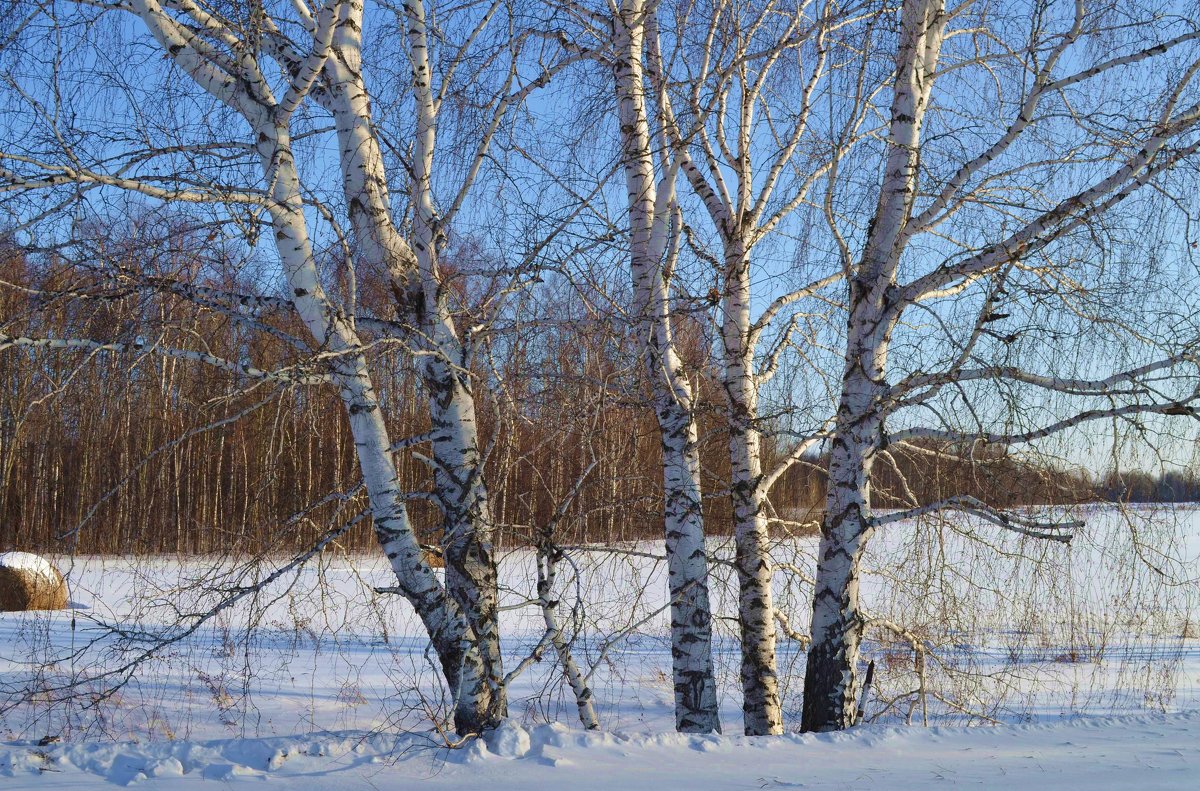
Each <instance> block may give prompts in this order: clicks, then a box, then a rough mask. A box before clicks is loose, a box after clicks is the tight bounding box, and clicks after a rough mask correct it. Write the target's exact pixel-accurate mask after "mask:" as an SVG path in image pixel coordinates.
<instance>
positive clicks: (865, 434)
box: [801, 0, 945, 731]
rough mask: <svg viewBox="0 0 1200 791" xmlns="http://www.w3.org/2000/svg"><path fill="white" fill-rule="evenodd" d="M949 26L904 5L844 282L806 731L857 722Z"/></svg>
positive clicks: (929, 3)
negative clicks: (909, 284)
mask: <svg viewBox="0 0 1200 791" xmlns="http://www.w3.org/2000/svg"><path fill="white" fill-rule="evenodd" d="M944 26H945V10H944V2H943V0H906V2H905V3H904V8H903V12H902V18H901V33H900V45H899V48H898V50H897V57H896V65H897V76H896V81H895V88H894V92H893V96H892V107H891V124H890V133H889V139H888V144H889V151H888V156H887V160H886V164H885V165H884V175H883V183H882V187H881V189H880V194H879V203H878V206H877V208H876V210H875V216H874V219H873V221H872V223H871V227H870V230H869V232H868V236H867V241H866V247H865V249H864V251H863V257H862V261H861V262H860V263H859V264H858V266H857V267H856V271H855V272H854V273H853V275H852V277H851V279H850V283H849V286H850V309H849V320H848V327H847V347H846V367H845V370H844V372H843V375H842V393H841V397H840V399H839V403H838V413H837V422H836V425H835V433H834V436H833V440H832V447H831V450H830V459H829V491H828V495H827V497H826V513H825V521H824V524H823V525H822V527H821V545H820V549H819V551H818V556H817V578H816V589H815V591H814V595H813V619H812V629H811V631H810V634H811V635H812V645H811V646H810V647H809V651H808V665H807V667H806V669H805V675H804V714H803V718H802V722H801V728H802V730H805V731H831V730H843V729H845V728H849V727H851V726H852V725H854V724H855V722H856V721H857V718H858V717H857V714H858V701H857V692H858V690H857V683H856V671H857V666H858V657H859V646H860V644H861V642H862V631H863V622H864V619H863V616H862V614H861V612H860V611H859V606H858V583H859V563H860V561H861V558H862V553H863V548H864V547H865V545H866V542H867V540H868V539H869V538H870V526H871V521H870V520H871V490H870V478H871V466H872V464H873V463H874V459H875V456H876V454H877V453H878V451H879V450H880V449H881V448H882V447H883V446H884V437H883V431H884V425H883V411H884V410H883V405H882V403H881V401H882V397H883V395H884V394H885V391H886V389H887V383H886V379H885V374H886V366H887V352H888V342H889V340H890V337H891V332H892V329H893V327H894V326H895V322H896V319H897V317H898V316H899V313H900V310H901V308H902V305H901V304H900V295H899V293H898V291H899V290H898V289H897V287H896V272H897V268H898V265H899V258H900V249H899V244H898V240H900V238H901V234H902V232H903V230H904V226H905V223H906V222H907V221H908V218H909V217H910V216H911V213H912V205H913V199H914V197H915V194H916V184H917V166H918V158H917V153H918V150H919V144H920V138H921V123H922V121H923V120H924V117H925V112H926V109H927V105H928V101H929V94H930V90H931V88H932V75H933V72H934V68H935V66H936V64H937V60H938V55H939V53H940V49H941V43H942V35H943V30H944Z"/></svg>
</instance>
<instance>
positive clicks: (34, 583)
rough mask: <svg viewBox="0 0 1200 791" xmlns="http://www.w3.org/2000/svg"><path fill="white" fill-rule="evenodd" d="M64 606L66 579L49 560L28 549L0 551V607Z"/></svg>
mask: <svg viewBox="0 0 1200 791" xmlns="http://www.w3.org/2000/svg"><path fill="white" fill-rule="evenodd" d="M66 606H67V583H66V581H65V580H63V576H62V574H60V573H59V572H58V569H56V568H54V566H53V565H51V563H50V561H48V560H46V559H45V558H43V557H41V556H40V555H34V554H32V553H29V552H4V553H0V611H6V612H12V611H19V610H61V609H64V608H65V607H66Z"/></svg>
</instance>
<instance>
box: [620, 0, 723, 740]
mask: <svg viewBox="0 0 1200 791" xmlns="http://www.w3.org/2000/svg"><path fill="white" fill-rule="evenodd" d="M644 10H645V9H644V8H643V6H642V3H641V2H640V0H626V2H625V3H624V4H623V5H622V8H621V11H620V14H619V16H616V17H615V18H614V19H613V33H614V41H615V45H616V46H615V50H616V53H617V55H616V62H615V63H614V72H615V77H616V88H617V100H618V104H619V114H620V124H621V137H622V153H623V159H624V167H625V181H626V186H627V188H628V192H629V222H630V244H631V270H632V276H633V286H634V295H635V315H636V316H637V317H638V320H639V326H638V332H639V335H640V336H641V337H642V338H643V343H644V344H645V362H646V369H647V373H648V376H649V378H650V384H651V388H652V398H653V403H654V411H655V414H656V416H657V418H658V425H659V431H660V433H661V438H662V453H663V500H664V520H665V524H664V530H665V536H666V554H667V572H668V578H669V582H668V584H669V587H670V594H671V656H672V671H673V679H674V686H675V725H676V728H677V729H678V730H680V731H682V732H685V733H711V732H714V731H719V730H720V719H719V717H718V715H717V690H716V681H715V679H714V676H713V660H712V610H711V607H710V604H709V594H708V556H707V554H706V553H705V547H704V522H703V516H702V508H701V503H702V500H701V491H700V454H699V447H698V441H697V432H696V421H695V415H694V413H693V411H692V390H691V385H690V383H689V382H688V380H687V377H686V376H685V375H684V372H683V366H682V362H681V360H680V359H679V357H678V355H677V354H676V352H675V347H674V341H673V339H672V337H671V324H670V313H669V307H670V306H669V301H668V294H667V289H666V284H665V283H664V282H663V272H662V255H663V252H664V249H665V239H666V235H667V224H668V215H669V213H670V203H671V201H670V200H669V195H670V190H671V187H670V184H669V182H666V181H664V184H663V185H662V186H661V187H658V188H656V186H655V180H654V165H653V160H652V157H651V150H650V129H649V122H648V119H647V114H646V103H645V83H644V74H643V66H642V54H643V46H644V37H645V15H644Z"/></svg>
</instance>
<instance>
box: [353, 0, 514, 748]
mask: <svg viewBox="0 0 1200 791" xmlns="http://www.w3.org/2000/svg"><path fill="white" fill-rule="evenodd" d="M352 8H353V12H352V15H351V17H350V19H349V20H348V22H347V23H346V24H343V25H342V26H340V27H339V28H338V30H337V32H336V34H335V38H334V45H333V46H334V52H335V53H336V56H337V57H336V62H335V63H332V64H331V65H330V74H331V80H330V82H331V86H332V87H331V94H332V99H331V101H330V102H329V104H330V105H331V106H330V109H331V110H332V111H333V115H334V118H335V121H336V124H337V129H338V137H339V143H340V148H341V169H342V179H343V185H344V190H345V194H346V199H347V204H348V206H349V210H350V216H351V222H352V226H353V228H354V232H355V237H356V239H357V240H358V241H359V248H360V250H359V254H360V255H363V256H368V257H370V259H371V260H373V261H375V262H377V263H380V264H382V265H383V266H384V267H386V269H387V271H388V272H389V274H390V275H391V278H392V283H393V292H394V294H395V295H396V299H397V303H398V309H399V312H400V316H401V319H402V320H403V321H404V322H405V323H407V324H408V325H409V326H411V327H412V328H413V333H412V335H411V336H410V340H411V342H412V343H413V345H414V346H415V347H416V348H417V349H419V350H421V351H424V352H429V354H426V355H424V356H422V358H421V365H420V370H421V374H422V379H423V381H424V383H425V386H426V389H427V392H428V393H429V412H430V423H431V425H432V432H431V434H432V436H431V444H432V454H431V456H432V467H433V472H434V495H435V497H436V499H437V503H438V505H439V507H440V508H441V510H442V513H443V523H442V547H443V553H444V558H445V561H446V585H447V589H448V591H449V593H450V595H451V597H452V598H453V599H454V601H455V602H456V603H457V605H458V607H459V608H460V609H461V611H462V613H463V614H464V616H465V618H466V620H467V622H468V623H469V625H470V633H471V642H472V645H471V646H470V649H469V650H467V651H465V653H464V655H463V657H461V659H460V661H462V662H464V663H466V664H469V665H472V666H474V665H476V664H478V668H477V669H474V668H473V669H472V672H471V674H470V682H469V683H467V682H464V683H463V688H462V690H461V693H460V694H461V695H463V696H464V697H466V698H468V699H470V700H472V701H474V704H473V705H474V707H475V713H474V715H473V717H472V719H473V721H474V722H475V726H474V727H472V728H471V729H472V730H479V729H480V728H484V727H491V726H492V725H494V724H495V723H496V722H498V721H499V720H500V719H501V718H503V717H504V716H506V714H507V704H506V696H505V690H504V689H503V683H502V681H503V678H504V673H503V663H502V661H501V654H500V636H499V629H498V624H497V606H498V590H497V578H496V566H495V558H494V555H493V550H492V531H493V527H492V524H493V523H492V517H491V509H490V505H489V499H488V492H487V488H486V485H485V482H484V478H483V474H482V469H481V465H482V459H481V454H480V451H479V440H478V427H477V422H476V419H475V402H474V396H473V394H472V391H471V383H470V378H469V375H468V374H467V373H466V370H467V369H468V366H469V362H470V360H469V359H468V357H469V350H468V349H467V348H465V346H464V344H463V343H462V342H461V341H460V339H459V337H458V335H457V333H456V332H455V329H454V324H453V319H452V317H451V316H450V314H449V311H448V309H447V306H446V304H445V300H444V298H443V294H442V288H443V286H442V283H441V279H440V275H439V272H438V259H437V255H438V247H439V238H440V235H441V233H442V231H441V228H440V227H439V224H438V217H437V213H436V211H435V209H434V202H433V197H432V196H433V188H432V170H433V161H434V149H435V145H436V128H437V116H436V110H435V107H434V101H433V88H432V84H431V68H430V65H429V60H428V44H427V41H426V26H425V12H424V5H423V3H421V2H419V0H413V1H412V2H407V3H405V11H406V19H407V22H408V36H409V47H410V49H409V59H410V65H411V68H412V92H413V97H414V100H415V102H416V105H417V110H418V127H417V132H416V136H415V140H414V156H413V172H412V174H411V193H412V200H413V206H414V217H413V241H412V244H411V246H410V245H409V244H408V243H407V242H406V241H405V240H404V239H403V238H402V237H401V236H400V234H399V233H398V232H397V230H396V228H395V224H394V222H393V219H392V215H391V207H390V200H389V196H388V191H387V181H386V173H385V169H384V163H383V156H382V152H381V150H380V147H379V142H378V140H377V138H376V137H375V135H374V131H373V128H372V124H371V111H370V103H369V96H368V93H367V91H366V88H365V85H364V83H363V77H362V72H361V39H360V29H361V27H360V24H359V23H360V22H361V13H362V6H361V4H358V3H356V4H354V6H352ZM355 14H356V15H357V16H355ZM459 730H460V732H465V731H463V729H462V728H460V729H459Z"/></svg>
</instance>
